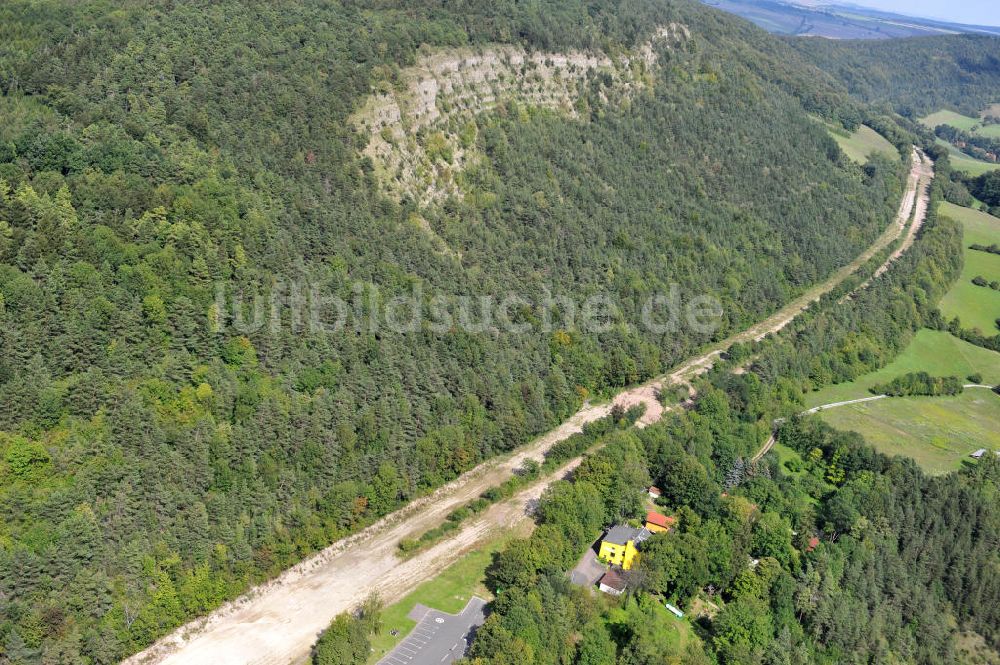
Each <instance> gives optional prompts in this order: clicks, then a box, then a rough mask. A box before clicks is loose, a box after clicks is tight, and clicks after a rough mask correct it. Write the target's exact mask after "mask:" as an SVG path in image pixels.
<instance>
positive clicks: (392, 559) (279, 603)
mask: <svg viewBox="0 0 1000 665" xmlns="http://www.w3.org/2000/svg"><path fill="white" fill-rule="evenodd" d="M931 177H933V168H932V165H931V163H930V160H929V159H927V157H926V156H925V155H923V153H922V152H920V151H919V150H918V149H917V148H914V151H913V168H911V170H910V174H909V177H908V180H907V186H906V191H905V194H904V197H903V202H902V204H901V206H900V210H899V213H898V214H897V216H896V219H895V220H894V222H893V224H891V225H890V227H889V229H887V231H886V232H885V233H884V234H883V235H882V236H881V237H880V238H879V239H878V240H877V241H876V242H875V243H874V244H873V245H872V246H871V247H869V248H868V249H867V250H865V252H864V253H862V254H861V255H860V256H859V257H858V258H857V259H855V260H854V261H853V262H852V263H851V264H850V265H848V266H845V267H844V268H842V269H840V270H839V271H837V272H836V273H835V274H834V275H833V276H832V277H830V278H829V279H828V280H826V281H825V282H823V283H822V284H819V285H817V286H815V287H813V288H812V289H810V290H809V291H807V292H806V293H804V294H803V295H802V296H800V297H799V298H796V299H795V300H794V301H792V302H791V303H789V304H788V305H786V306H785V307H783V308H782V309H781V310H779V311H778V312H776V313H775V314H773V315H772V316H770V317H768V318H767V319H765V320H764V321H762V322H760V323H758V324H756V325H754V326H751V327H750V328H748V329H746V330H744V331H742V332H740V333H738V334H735V335H733V336H731V337H729V338H728V339H726V340H724V341H722V342H720V343H718V344H715V345H713V347H711V348H710V349H708V350H706V351H704V352H703V353H701V354H700V355H698V356H696V357H694V358H692V359H690V360H688V361H687V362H685V363H683V364H682V365H680V366H678V367H677V368H675V369H674V370H673V371H672V372H671V373H669V374H668V375H666V376H664V377H662V378H660V379H657V380H654V381H650V382H648V383H645V384H642V385H639V386H636V387H633V388H630V389H628V390H625V391H623V392H621V393H619V394H618V395H617V396H616V397H615V399H614V400H613V402H611V403H608V404H599V405H585V406H584V407H583V408H582V409H581V410H580V411H578V412H577V413H576V414H575V415H574V416H572V417H571V418H570V419H569V420H567V421H566V422H565V423H563V424H562V425H560V426H559V427H557V428H556V429H554V430H552V431H551V432H549V433H547V434H545V435H543V436H541V437H539V438H538V439H536V440H534V441H533V442H531V443H529V444H528V445H526V446H524V447H523V448H521V449H520V450H518V451H517V452H516V453H514V454H513V455H510V456H508V457H506V458H503V459H498V460H492V461H489V462H485V463H483V464H481V465H479V466H478V467H476V468H475V469H473V470H471V471H469V472H468V473H466V474H464V475H462V476H461V477H460V478H458V479H457V480H455V481H453V482H451V483H449V484H447V485H445V486H444V487H442V488H440V489H438V490H437V491H436V492H434V493H433V494H431V495H429V496H426V497H423V498H421V499H418V500H416V501H414V502H412V503H410V504H409V505H407V506H406V507H404V508H401V509H400V510H398V511H396V512H394V513H392V514H391V515H388V516H387V517H385V518H383V519H381V520H379V521H378V522H376V523H375V524H373V525H372V526H370V527H368V528H366V529H364V530H363V531H361V532H359V533H357V534H355V535H353V536H350V537H348V538H345V539H343V540H340V541H337V542H336V543H334V544H332V545H330V546H329V547H328V548H326V549H324V550H323V551H322V552H319V553H318V554H316V555H314V556H312V557H310V558H308V559H306V560H305V561H302V562H301V563H299V564H297V565H295V566H293V567H291V568H289V569H288V570H287V571H285V572H284V573H282V574H281V575H280V576H279V577H277V578H276V579H274V580H272V581H271V582H268V583H266V584H263V585H261V586H259V587H256V588H254V589H252V590H251V591H249V592H248V593H246V594H245V595H244V596H241V597H240V598H239V599H237V600H235V601H233V602H230V603H227V604H225V605H224V606H222V607H221V608H219V609H218V610H216V611H214V612H212V613H211V614H209V615H208V616H206V617H203V618H200V619H197V620H195V621H193V622H191V623H189V624H187V625H185V626H182V627H180V628H178V629H177V630H175V631H174V632H173V633H171V634H170V635H167V636H166V637H164V638H162V639H161V640H159V641H158V642H156V643H155V644H154V645H152V646H151V647H149V648H148V649H146V650H145V651H143V652H141V653H139V654H136V655H135V656H132V657H131V658H129V659H127V660H126V661H124V662H125V663H126V665H139V664H151V663H169V664H171V665H182V664H183V665H228V664H230V663H231V664H233V665H237V664H238V665H247V664H252V665H285V664H287V663H296V662H301V661H304V660H305V659H306V658H307V657H308V655H309V649H310V646H311V645H312V644H313V642H314V641H315V639H316V636H317V634H318V633H319V632H320V631H322V630H323V629H324V628H325V627H326V626H327V625H328V624H329V622H330V621H331V620H332V619H333V617H334V616H336V615H337V614H339V613H341V612H344V611H346V610H349V609H351V608H352V607H354V606H355V605H357V604H358V603H359V602H360V601H361V600H362V599H363V598H365V597H366V596H367V595H368V594H370V593H371V592H373V591H374V592H377V593H378V594H379V595H380V596H381V597H382V599H383V600H384V601H385V602H387V603H392V602H395V601H397V600H398V599H400V598H402V597H403V596H404V595H406V594H407V593H408V592H409V591H411V590H413V589H414V588H415V587H416V586H417V585H419V584H420V583H421V582H424V581H426V580H428V579H431V578H433V577H435V576H436V575H437V573H439V572H440V571H441V570H443V569H444V568H446V567H447V566H448V565H449V564H451V563H453V562H454V561H456V560H458V559H459V558H460V557H461V556H462V555H463V554H465V553H466V552H468V551H470V550H472V549H475V548H476V547H477V546H479V545H480V544H482V543H484V542H486V541H487V540H489V539H490V538H493V537H495V536H496V535H497V534H498V533H503V532H507V531H510V530H512V529H514V528H516V527H518V526H520V525H523V524H524V522H525V521H529V520H530V519H531V518H530V507H531V506H532V505H534V502H535V501H537V499H538V498H539V497H540V496H541V495H542V493H543V492H544V491H545V488H546V487H548V485H549V484H551V483H552V482H554V481H556V480H558V479H560V478H563V477H565V476H566V475H567V474H568V473H569V472H570V471H572V469H574V468H575V467H576V466H577V465H578V464H579V463H580V459H579V458H577V459H574V460H572V461H570V462H567V463H566V464H565V465H563V466H562V467H560V468H559V469H557V470H556V471H555V472H553V473H550V474H548V475H547V476H545V477H543V478H540V479H539V480H538V481H537V482H535V483H534V484H532V485H530V486H528V487H527V488H525V489H524V490H522V491H521V492H520V493H518V494H517V495H515V496H514V497H513V498H512V499H510V500H508V501H505V502H502V503H499V504H496V505H493V506H491V507H490V508H489V509H487V510H485V511H484V512H483V513H481V514H480V515H479V516H477V517H476V518H474V519H471V520H468V521H467V522H466V523H464V525H463V527H462V528H460V529H459V530H458V531H456V532H455V533H454V535H452V536H450V537H448V538H446V539H444V540H442V541H441V542H439V543H437V544H435V545H433V546H431V547H429V548H427V549H425V550H423V551H421V552H419V553H417V554H416V555H414V556H412V557H409V558H406V559H402V558H400V557H399V556H398V552H397V544H398V543H399V541H400V540H401V539H402V538H405V537H411V536H413V535H414V534H420V533H423V532H424V531H426V530H427V529H429V528H432V527H434V526H437V525H438V524H440V523H441V522H442V521H443V520H444V518H445V516H446V515H447V514H448V513H449V512H451V511H452V510H454V509H455V508H458V507H459V506H461V505H463V504H465V503H466V502H468V501H470V500H472V499H474V498H476V497H477V496H479V495H480V494H481V493H482V492H484V491H485V490H487V489H489V488H490V487H493V486H495V485H497V484H499V483H501V482H503V481H504V480H506V479H507V478H510V477H511V476H512V475H513V474H514V472H515V470H517V469H518V468H520V467H521V466H522V465H523V463H524V461H525V460H526V459H529V458H530V459H535V460H541V459H542V457H543V455H544V453H545V451H546V450H548V448H550V447H551V446H552V445H553V444H555V443H557V442H558V441H562V440H563V439H566V438H568V437H569V436H571V435H572V434H574V433H576V432H579V431H581V430H582V427H583V425H585V424H586V423H589V422H593V421H595V420H598V419H600V418H603V417H605V416H607V415H608V414H609V413H610V411H611V407H612V405H613V404H620V405H622V406H625V407H628V406H632V405H635V404H640V403H641V404H644V405H645V406H646V413H645V414H644V415H643V417H642V418H641V419H640V421H639V422H638V423H637V425H638V426H639V427H642V426H645V425H648V424H650V423H652V422H655V421H656V420H658V419H659V418H660V417H662V415H663V413H664V407H663V405H661V404H660V402H659V400H658V399H657V396H658V393H659V391H660V390H662V389H663V388H664V387H666V386H670V385H687V386H688V387H689V391H690V382H691V380H692V379H694V378H695V377H696V376H697V375H699V374H701V373H703V372H705V371H707V370H708V369H710V368H711V367H712V366H713V364H714V363H715V361H716V359H717V358H718V357H719V356H721V355H722V353H723V352H724V351H725V350H726V349H727V348H729V347H730V346H731V345H732V344H734V343H735V342H747V341H751V340H756V339H761V338H763V337H764V336H766V335H767V334H769V333H772V332H777V331H779V330H781V329H782V328H783V327H784V326H785V325H787V324H788V323H789V322H790V321H791V320H793V319H794V318H795V317H796V316H798V315H799V314H800V313H801V312H802V311H804V310H805V309H806V308H807V307H808V306H809V305H810V304H812V303H813V302H815V301H816V300H818V299H819V298H820V297H822V296H823V295H824V294H826V293H828V292H829V291H831V290H832V289H834V288H835V287H836V286H837V285H839V284H840V283H841V282H842V281H843V280H844V279H846V278H847V277H848V276H850V275H851V274H853V273H854V272H855V271H856V270H858V269H859V268H860V267H861V266H862V265H864V264H865V263H866V262H868V261H869V260H870V259H871V258H872V257H873V256H875V255H876V254H877V253H878V252H880V251H882V250H884V249H885V248H886V247H888V246H889V244H891V243H892V242H894V241H895V240H896V239H897V238H898V237H899V236H900V235H901V234H902V232H903V230H904V228H905V227H906V224H907V222H908V221H909V220H910V219H911V217H913V216H914V214H915V213H916V216H917V217H921V216H922V215H923V214H925V213H926V207H927V192H926V187H924V186H921V185H926V183H927V182H929V180H930V178H931ZM918 201H920V202H921V203H918ZM915 205H916V206H917V207H916V209H915V208H914V206H915ZM919 221H920V222H922V218H921V219H920V220H919ZM914 223H916V221H915V222H914ZM912 226H913V225H911V227H912ZM904 249H905V248H904ZM770 442H772V443H773V439H772V440H771V441H770ZM765 448H766V449H767V448H769V447H768V446H766V445H765ZM766 449H762V450H761V451H760V453H759V456H763V454H764V453H766Z"/></svg>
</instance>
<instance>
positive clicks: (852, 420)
mask: <svg viewBox="0 0 1000 665" xmlns="http://www.w3.org/2000/svg"><path fill="white" fill-rule="evenodd" d="M939 212H940V214H942V215H947V216H949V217H952V218H954V219H956V220H958V221H959V222H961V223H962V227H963V230H964V245H965V249H964V259H965V267H964V269H963V272H962V276H961V277H960V278H959V279H958V281H957V282H956V283H955V284H954V285H953V287H952V288H951V290H950V291H949V292H948V293H947V294H946V295H945V297H944V298H943V299H942V301H941V303H940V307H941V311H942V313H943V314H944V315H945V316H946V317H949V318H950V317H952V316H958V317H959V319H960V320H961V321H962V325H963V327H978V328H980V329H981V330H983V331H984V332H987V333H990V332H995V331H996V326H995V324H994V320H995V319H996V318H998V317H1000V292H998V291H994V290H992V289H990V288H988V287H980V286H976V285H974V284H973V283H972V278H973V277H975V276H977V275H982V276H983V277H984V278H986V279H987V280H994V279H995V280H1000V256H996V255H992V254H988V253H986V252H979V251H974V250H971V249H968V247H969V245H971V244H973V243H978V244H984V245H990V244H992V243H1000V219H997V218H995V217H992V216H990V215H988V214H986V213H983V212H980V211H977V210H971V209H969V208H962V207H959V206H955V205H952V204H950V203H942V204H941V206H940V208H939ZM920 371H924V372H927V373H929V374H931V375H933V376H958V377H960V378H962V379H963V380H965V379H966V377H968V376H969V375H970V374H975V373H978V374H981V375H982V377H983V383H986V384H988V385H997V384H1000V353H996V352H995V351H990V350H987V349H984V348H982V347H979V346H975V345H973V344H969V343H968V342H964V341H962V340H960V339H958V338H957V337H954V336H952V335H950V334H949V333H947V332H942V331H937V330H927V329H924V330H920V331H919V332H918V333H917V334H916V335H915V336H914V338H913V340H912V341H911V342H910V344H909V345H908V346H907V347H906V349H904V350H903V352H902V353H901V354H899V356H898V357H897V358H896V359H895V360H894V361H893V362H892V363H890V364H889V365H887V366H886V367H883V368H882V369H881V370H879V371H877V372H872V373H870V374H866V375H864V376H861V377H859V378H857V379H856V380H854V381H851V382H849V383H842V384H839V385H835V386H828V387H826V388H824V389H823V390H819V391H816V392H813V393H810V394H809V395H806V397H805V403H806V406H809V407H813V406H819V405H821V404H829V403H832V402H841V401H846V400H851V399H858V398H862V397H868V396H869V395H870V394H871V393H870V391H869V389H870V388H871V387H872V386H874V385H875V384H878V383H886V382H888V381H891V380H892V379H894V378H896V377H898V376H901V375H903V374H908V373H910V372H920ZM820 417H822V418H823V419H824V420H825V421H826V422H828V423H830V424H831V425H833V426H834V427H837V428H839V429H845V430H853V431H856V432H859V433H861V434H862V435H864V437H865V438H866V439H867V440H868V442H869V443H871V444H872V445H873V446H874V447H875V448H877V449H878V450H880V451H882V452H884V453H886V454H889V455H908V456H910V457H912V458H914V459H915V460H916V461H917V462H918V463H919V464H920V465H921V466H922V467H923V468H924V469H925V470H927V471H928V472H930V473H946V472H948V471H952V470H954V469H956V468H958V467H959V466H960V465H961V464H962V463H963V462H964V461H966V460H968V459H969V458H968V455H969V453H971V452H972V451H974V450H976V449H978V448H991V449H1000V395H996V394H995V393H993V392H992V391H990V390H986V389H967V390H966V391H965V392H964V393H963V394H961V395H958V396H954V397H892V398H888V399H882V400H877V401H871V402H864V403H860V404H851V405H847V406H840V407H836V408H833V409H829V410H825V411H821V412H820Z"/></svg>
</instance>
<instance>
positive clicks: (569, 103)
mask: <svg viewBox="0 0 1000 665" xmlns="http://www.w3.org/2000/svg"><path fill="white" fill-rule="evenodd" d="M689 38H690V33H689V32H688V29H687V28H686V27H685V26H683V25H679V24H670V25H667V26H664V27H662V28H660V29H659V30H658V31H657V32H656V34H655V35H654V36H653V38H651V39H650V40H649V41H648V42H646V43H644V44H643V45H642V46H641V47H639V48H637V49H635V50H634V51H632V52H630V53H626V54H623V55H620V56H616V57H610V56H608V55H607V54H604V53H596V52H582V51H575V52H569V53H540V52H534V53H529V52H528V51H526V50H524V49H523V48H520V47H516V46H494V47H490V48H484V49H481V50H478V51H473V50H460V51H446V52H441V53H437V54H434V55H429V56H426V57H424V58H422V59H421V60H420V61H419V62H418V63H417V64H416V65H415V66H413V67H410V68H408V69H406V70H405V71H404V72H403V73H402V76H401V85H398V86H397V89H396V90H395V91H393V92H390V93H385V94H377V95H373V96H372V97H371V98H369V100H368V101H367V103H366V104H365V105H364V106H363V107H362V109H361V110H360V111H359V112H358V113H356V114H355V115H354V116H353V121H354V123H355V125H356V126H357V127H358V128H359V129H360V130H361V131H363V132H366V133H367V134H368V137H369V139H368V144H367V145H366V147H365V148H364V154H365V155H366V156H368V157H369V158H371V160H372V162H373V163H374V165H375V168H376V172H377V174H378V177H379V180H380V181H381V182H382V184H383V186H384V187H385V189H386V191H387V193H389V194H390V195H391V196H393V197H394V198H396V199H402V198H404V197H407V198H410V199H413V200H415V201H417V202H419V203H421V204H425V205H426V204H431V203H434V202H437V201H441V200H443V199H444V198H446V197H448V196H450V195H453V194H454V195H461V188H460V186H459V184H458V182H457V180H456V175H457V174H458V173H459V172H461V171H462V170H463V169H465V168H468V167H469V166H470V165H472V164H474V163H476V161H478V160H479V159H480V158H481V155H480V154H479V153H478V152H477V151H476V149H475V143H476V132H477V126H476V123H475V122H474V121H473V120H474V118H475V116H476V115H478V114H481V113H486V112H489V111H491V110H493V109H495V108H497V106H499V105H501V104H510V103H513V104H516V105H518V106H523V107H540V108H545V109H549V110H552V111H556V112H558V113H563V114H565V115H567V116H568V117H579V116H580V114H581V111H583V110H585V109H586V103H585V102H584V101H583V99H582V91H583V89H584V88H585V87H586V86H588V85H589V84H591V83H592V82H594V81H595V80H597V82H598V83H599V84H600V85H599V86H598V89H599V91H600V92H599V99H600V100H601V101H602V103H606V102H615V101H623V100H625V99H628V98H629V97H631V96H632V95H633V94H634V93H635V92H636V91H637V90H639V89H641V88H643V87H645V86H647V85H649V84H650V83H651V80H652V79H651V76H650V69H651V68H652V67H655V66H656V63H657V60H658V56H657V54H658V52H659V49H661V48H671V47H674V46H676V45H678V44H681V43H683V42H684V41H686V40H687V39H689Z"/></svg>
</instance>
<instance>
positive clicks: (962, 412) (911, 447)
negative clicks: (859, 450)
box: [820, 388, 1000, 474]
mask: <svg viewBox="0 0 1000 665" xmlns="http://www.w3.org/2000/svg"><path fill="white" fill-rule="evenodd" d="M820 413H821V415H822V418H823V420H825V421H826V422H828V423H830V424H831V425H833V426H834V427H836V428H837V429H841V430H851V431H855V432H859V433H861V434H862V435H864V437H865V440H866V441H867V442H868V443H869V444H871V445H872V446H874V447H875V448H876V449H877V450H879V451H880V452H883V453H885V454H886V455H906V456H907V457H912V458H913V459H914V460H916V462H917V463H918V464H919V465H920V466H921V467H922V468H923V469H924V470H925V471H927V472H928V473H933V474H939V473H947V472H949V471H954V470H955V469H957V468H959V467H960V466H961V465H962V463H963V462H966V461H969V462H971V461H972V460H971V458H970V457H969V454H970V453H972V451H974V450H977V449H979V448H987V449H989V450H1000V395H997V394H996V393H994V392H993V391H992V390H987V389H982V388H979V389H972V388H970V389H967V390H966V391H965V392H963V393H962V394H961V395H956V396H954V397H890V398H887V399H880V400H876V401H872V402H863V403H861V404H850V405H848V406H842V407H838V408H836V409H830V410H828V411H821V412H820Z"/></svg>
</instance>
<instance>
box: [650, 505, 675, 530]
mask: <svg viewBox="0 0 1000 665" xmlns="http://www.w3.org/2000/svg"><path fill="white" fill-rule="evenodd" d="M676 521H677V520H676V519H675V518H673V517H668V516H667V515H661V514H660V513H658V512H655V511H652V510H650V511H649V512H648V513H646V530H647V531H652V532H653V533H662V532H663V531H669V530H670V527H672V526H673V525H674V522H676Z"/></svg>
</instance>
